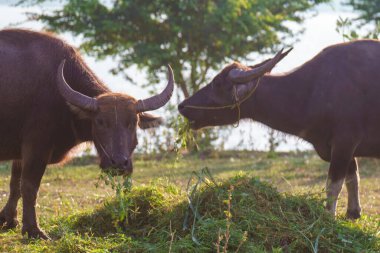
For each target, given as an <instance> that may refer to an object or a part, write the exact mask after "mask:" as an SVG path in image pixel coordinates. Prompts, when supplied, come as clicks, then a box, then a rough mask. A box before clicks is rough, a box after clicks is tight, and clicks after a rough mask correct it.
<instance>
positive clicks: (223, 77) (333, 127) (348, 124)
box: [178, 40, 380, 218]
mask: <svg viewBox="0 0 380 253" xmlns="http://www.w3.org/2000/svg"><path fill="white" fill-rule="evenodd" d="M233 69H243V70H244V69H245V70H249V69H250V67H246V66H243V65H242V64H240V63H233V64H231V65H229V66H227V67H226V68H224V69H223V70H222V71H221V72H220V73H219V74H218V75H217V76H216V77H215V78H214V79H213V81H212V82H211V83H210V84H208V85H207V86H205V87H204V88H202V89H201V90H199V91H198V92H197V93H195V94H194V95H193V96H192V97H190V98H188V99H186V100H184V101H183V102H182V103H181V104H180V105H179V106H178V108H179V111H180V113H181V114H183V115H184V116H185V117H187V118H188V119H189V120H190V122H191V124H192V127H193V128H194V129H198V128H202V127H206V126H217V125H227V124H233V123H235V122H236V121H237V120H238V119H239V118H238V114H237V109H232V110H231V109H220V110H202V109H195V108H189V107H188V106H209V107H217V106H221V105H226V104H231V103H233V94H234V93H233V87H234V86H235V87H236V89H237V91H238V92H237V93H238V96H239V97H241V96H243V95H244V94H247V91H248V90H250V89H251V87H253V86H254V85H256V84H257V82H258V80H260V81H259V85H258V88H257V90H256V91H255V92H254V94H253V95H252V96H251V97H250V98H249V99H248V100H247V101H246V102H244V103H242V104H241V106H240V109H241V118H248V119H254V120H256V121H258V122H261V123H264V124H265V125H267V126H269V127H271V128H274V129H277V130H279V131H282V132H285V133H288V134H291V135H295V136H298V137H300V138H302V139H304V140H306V141H308V142H310V143H311V144H312V145H313V146H314V148H315V150H316V151H317V153H318V154H319V155H320V157H321V158H322V159H323V160H325V161H329V162H330V169H329V173H328V180H327V188H326V189H327V196H328V199H329V201H328V209H329V210H330V211H331V212H332V213H335V207H336V200H337V198H338V195H339V193H340V191H341V188H342V184H343V182H344V181H345V183H346V187H347V190H348V208H347V216H348V217H350V218H358V217H359V216H360V212H361V208H360V202H359V195H358V182H359V174H358V167H357V163H356V157H380V149H379V147H380V132H379V129H380V99H379V97H380V82H379V81H378V80H380V71H379V69H380V42H379V41H375V40H362V41H355V42H349V43H343V44H338V45H334V46H331V47H328V48H326V49H324V50H323V51H322V52H321V53H319V54H318V55H317V56H315V57H314V58H313V59H312V60H310V61H308V62H306V63H305V64H303V65H302V66H300V67H298V68H297V69H295V70H293V71H291V72H289V73H286V74H282V75H268V74H267V75H264V76H262V77H261V78H257V79H253V80H251V81H250V82H248V83H245V84H238V83H234V82H233V81H231V80H230V78H229V77H228V74H229V72H230V70H233Z"/></svg>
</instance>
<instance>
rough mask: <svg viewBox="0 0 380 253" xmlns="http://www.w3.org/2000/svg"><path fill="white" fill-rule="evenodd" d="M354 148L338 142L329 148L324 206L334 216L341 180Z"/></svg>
mask: <svg viewBox="0 0 380 253" xmlns="http://www.w3.org/2000/svg"><path fill="white" fill-rule="evenodd" d="M353 151H354V148H353V146H352V145H350V144H344V143H339V146H338V145H334V146H333V147H332V150H331V161H330V168H329V173H328V178H327V183H326V193H327V205H326V208H327V210H329V211H330V212H331V213H332V214H333V215H334V216H335V214H336V206H337V202H338V197H339V194H340V192H341V190H342V186H343V182H344V179H345V177H346V173H347V171H348V167H349V166H350V163H351V161H352V159H353V158H352V157H353Z"/></svg>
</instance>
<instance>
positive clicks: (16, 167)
mask: <svg viewBox="0 0 380 253" xmlns="http://www.w3.org/2000/svg"><path fill="white" fill-rule="evenodd" d="M20 177H21V162H20V161H18V160H15V161H13V163H12V175H11V182H10V187H9V188H10V192H9V198H8V201H7V204H6V205H5V207H4V208H3V210H1V212H0V227H4V228H6V229H10V228H14V227H16V226H17V225H18V221H17V203H18V200H19V199H20V196H21V193H20Z"/></svg>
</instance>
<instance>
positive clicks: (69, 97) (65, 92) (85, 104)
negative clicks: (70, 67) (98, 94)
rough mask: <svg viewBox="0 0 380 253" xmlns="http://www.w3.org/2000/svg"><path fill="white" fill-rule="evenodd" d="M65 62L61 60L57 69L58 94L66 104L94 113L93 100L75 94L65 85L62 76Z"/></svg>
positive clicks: (94, 105) (95, 106)
mask: <svg viewBox="0 0 380 253" xmlns="http://www.w3.org/2000/svg"><path fill="white" fill-rule="evenodd" d="M65 61H66V60H62V62H61V64H60V65H59V67H58V73H57V82H58V90H59V92H60V93H61V95H62V96H63V97H64V98H65V99H66V101H67V102H68V103H70V104H72V105H75V106H77V107H79V108H81V109H84V110H87V111H96V110H97V108H98V106H97V102H96V99H95V98H91V97H88V96H86V95H84V94H82V93H80V92H77V91H75V90H73V89H72V88H71V87H70V85H68V84H67V82H66V80H65V77H64V75H63V68H64V66H65Z"/></svg>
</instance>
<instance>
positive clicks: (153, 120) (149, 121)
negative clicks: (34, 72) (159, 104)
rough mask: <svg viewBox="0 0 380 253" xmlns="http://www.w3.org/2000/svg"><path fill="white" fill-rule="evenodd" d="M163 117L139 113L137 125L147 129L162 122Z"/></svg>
mask: <svg viewBox="0 0 380 253" xmlns="http://www.w3.org/2000/svg"><path fill="white" fill-rule="evenodd" d="M163 122H164V121H163V119H162V118H161V117H157V116H154V115H152V114H149V113H145V112H144V113H143V112H142V113H139V127H140V128H141V129H147V128H152V127H158V126H159V125H161V124H162V123H163Z"/></svg>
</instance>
